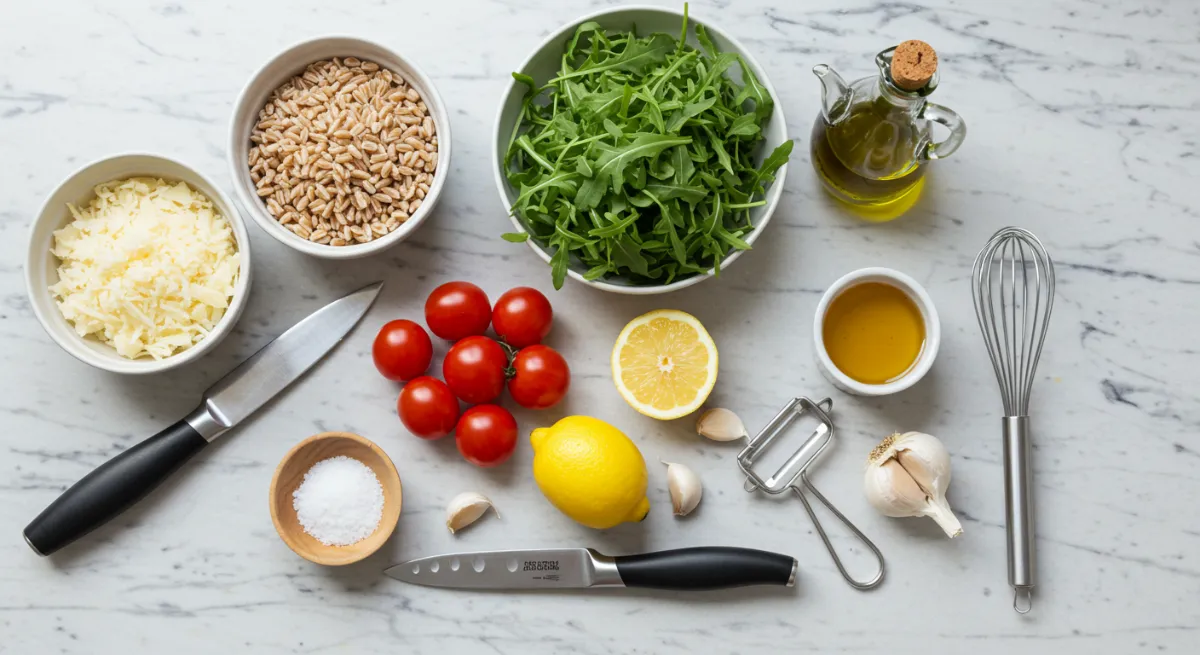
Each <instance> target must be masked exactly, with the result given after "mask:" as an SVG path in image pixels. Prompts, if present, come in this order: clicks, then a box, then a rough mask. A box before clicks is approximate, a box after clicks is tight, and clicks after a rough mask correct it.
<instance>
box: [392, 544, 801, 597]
mask: <svg viewBox="0 0 1200 655" xmlns="http://www.w3.org/2000/svg"><path fill="white" fill-rule="evenodd" d="M796 565H797V562H796V559H795V558H793V557H788V556H787V555H780V554H778V553H768V552H766V551H762V550H752V549H750V548H728V547H721V546H708V547H702V548H680V549H676V550H662V551H658V552H656V553H644V554H641V555H623V556H620V557H611V556H609V555H602V554H600V553H598V552H596V551H595V550H593V549H591V548H547V549H534V550H493V551H485V552H478V553H454V554H450V555H437V556H434V557H423V558H421V559H414V560H411V561H408V562H404V563H403V564H397V565H395V566H391V567H388V568H387V569H385V570H384V573H385V574H386V575H387V576H389V577H392V578H395V579H396V580H400V581H402V582H408V583H411V584H419V585H426V586H430V587H452V588H457V589H579V588H585V587H646V588H652V589H673V590H679V591H700V590H705V589H726V588H729V587H745V586H749V585H781V586H786V587H791V586H793V585H795V584H796Z"/></svg>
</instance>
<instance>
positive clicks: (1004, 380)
mask: <svg viewBox="0 0 1200 655" xmlns="http://www.w3.org/2000/svg"><path fill="white" fill-rule="evenodd" d="M972 281H973V283H974V286H973V287H972V289H971V296H972V298H973V299H974V301H975V316H976V318H978V319H979V329H980V331H982V332H983V341H984V343H985V344H986V345H987V349H988V354H989V355H990V356H991V358H992V368H993V369H994V370H995V372H996V380H997V381H998V382H999V384H1000V398H1001V400H1003V402H1004V420H1003V433H1004V510H1005V522H1006V524H1007V526H1008V529H1007V533H1008V584H1009V585H1010V586H1011V587H1012V588H1013V609H1015V610H1016V611H1017V612H1020V613H1021V614H1024V613H1026V612H1028V611H1029V610H1030V609H1031V608H1032V606H1033V586H1034V569H1035V559H1034V536H1033V498H1032V495H1031V491H1032V486H1033V485H1032V468H1031V464H1030V430H1029V396H1030V392H1031V391H1032V389H1033V380H1034V377H1035V373H1036V371H1037V365H1038V359H1040V358H1041V356H1042V345H1043V344H1044V343H1045V341H1046V328H1047V327H1049V325H1050V310H1051V309H1052V308H1053V307H1054V262H1052V261H1051V260H1050V255H1048V254H1046V248H1045V247H1043V246H1042V242H1041V241H1039V240H1038V238H1037V237H1036V236H1034V235H1033V233H1032V232H1030V231H1028V230H1024V229H1022V228H1019V227H1006V228H1004V229H1002V230H1000V231H999V232H997V233H996V234H995V235H994V236H992V238H991V240H990V241H988V242H987V245H986V246H984V247H983V250H981V251H980V252H979V256H978V257H977V258H976V259H975V269H974V271H973V273H972ZM1022 600H1023V601H1024V602H1022Z"/></svg>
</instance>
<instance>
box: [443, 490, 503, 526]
mask: <svg viewBox="0 0 1200 655" xmlns="http://www.w3.org/2000/svg"><path fill="white" fill-rule="evenodd" d="M488 509H493V508H492V501H491V500H490V499H489V498H488V497H487V496H485V495H483V494H481V493H476V492H474V491H467V492H464V493H461V494H459V495H457V496H455V497H454V499H453V500H451V501H450V504H449V505H447V506H446V529H448V530H450V534H454V533H455V532H457V531H458V530H461V529H463V528H465V527H467V526H468V525H471V524H472V523H474V522H475V521H478V520H479V517H481V516H483V515H484V513H485V512H487V511H488Z"/></svg>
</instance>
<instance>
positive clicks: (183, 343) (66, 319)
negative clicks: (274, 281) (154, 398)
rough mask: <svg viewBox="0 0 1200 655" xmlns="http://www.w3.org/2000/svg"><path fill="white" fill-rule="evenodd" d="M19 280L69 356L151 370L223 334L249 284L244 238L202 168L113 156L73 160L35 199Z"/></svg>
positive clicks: (124, 369) (115, 367) (196, 353)
mask: <svg viewBox="0 0 1200 655" xmlns="http://www.w3.org/2000/svg"><path fill="white" fill-rule="evenodd" d="M25 279H26V284H27V285H28V291H29V297H30V304H31V305H32V307H33V311H34V314H35V315H36V316H37V318H38V320H39V321H40V322H41V324H42V327H43V328H45V330H46V333H47V334H49V335H50V337H51V338H52V339H53V340H54V341H55V342H56V343H58V345H60V346H62V348H63V349H64V350H66V351H67V352H68V353H70V354H71V355H73V356H74V357H76V358H77V359H79V360H81V361H83V362H86V363H88V364H91V365H92V366H95V367H97V368H100V369H104V370H107V371H112V372H115V373H129V374H146V373H157V372H160V371H164V370H167V369H170V368H175V367H177V366H181V365H183V364H186V363H187V362H190V361H193V360H195V359H197V358H199V357H200V356H202V355H203V354H204V353H205V352H207V351H209V350H211V349H212V348H213V347H215V346H216V345H217V344H218V343H219V342H220V341H221V339H223V338H224V337H225V335H226V334H228V333H229V332H230V331H231V330H232V328H233V325H234V323H236V322H237V319H238V317H239V316H240V315H241V313H242V309H243V307H244V306H245V303H246V296H247V295H248V293H249V290H250V239H249V236H248V235H247V233H246V227H245V224H244V223H243V221H242V219H241V217H240V216H239V215H238V213H237V210H236V209H235V208H234V204H233V202H232V201H230V199H229V198H228V197H227V196H226V195H225V193H224V192H222V191H221V189H220V188H219V187H217V185H216V184H214V183H213V182H212V181H211V180H209V179H208V178H206V177H205V176H204V175H202V174H200V173H199V172H197V171H196V170H194V169H192V168H190V167H188V166H185V165H183V164H181V163H179V162H176V161H174V160H171V159H168V158H166V157H162V156H159V155H152V154H144V153H131V154H122V155H117V156H114V157H108V158H106V159H102V160H100V161H96V162H93V163H91V164H88V165H87V166H84V167H83V168H81V169H79V170H78V171H76V172H75V173H73V174H72V175H71V176H70V177H68V178H67V179H66V181H64V182H63V183H62V184H60V185H59V187H58V188H57V189H55V190H54V192H53V193H51V194H50V196H49V198H47V199H46V202H45V204H43V206H42V209H41V211H40V212H39V214H38V217H37V219H36V220H35V221H34V223H33V226H32V229H31V231H30V239H29V255H28V260H27V264H26V267H25Z"/></svg>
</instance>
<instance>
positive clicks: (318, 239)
mask: <svg viewBox="0 0 1200 655" xmlns="http://www.w3.org/2000/svg"><path fill="white" fill-rule="evenodd" d="M428 112H429V109H428V107H426V106H425V102H424V101H423V100H422V99H421V94H420V93H419V92H418V91H417V90H416V89H415V88H413V87H412V86H410V85H409V84H408V83H407V82H406V81H405V80H404V78H403V77H401V76H400V75H399V74H398V73H395V72H392V71H389V70H387V69H386V68H381V67H380V66H379V65H378V64H376V63H374V62H369V61H360V60H358V59H356V58H354V57H346V58H343V59H338V58H336V57H335V58H333V59H328V60H322V61H318V62H315V63H313V64H311V65H309V66H308V68H306V69H305V70H304V72H303V73H301V74H299V75H297V76H295V77H293V78H292V79H290V80H288V81H287V82H285V83H284V84H283V85H282V86H280V87H279V88H278V89H276V90H275V91H274V93H272V94H271V97H270V98H268V99H267V104H266V106H264V107H263V109H262V110H261V111H259V114H258V122H257V123H256V124H255V126H254V129H253V130H252V131H251V133H250V142H251V147H250V153H249V157H248V158H247V165H248V166H249V167H250V179H251V180H253V181H254V183H255V186H256V187H257V190H258V196H259V197H260V198H262V200H263V203H264V204H265V206H266V208H267V211H268V212H270V214H271V216H273V217H275V220H277V221H279V223H280V224H281V225H283V227H285V228H286V229H288V230H290V231H292V232H294V233H295V234H296V235H297V236H299V237H301V238H303V239H306V240H309V241H312V242H315V243H322V244H328V245H332V246H343V245H353V244H355V243H366V242H369V241H371V240H373V239H376V238H379V237H382V236H384V235H386V234H388V233H389V232H391V231H393V230H395V229H396V228H398V227H400V225H401V224H403V223H404V222H405V221H407V220H408V219H409V217H410V216H411V215H412V214H413V212H416V211H417V209H418V208H419V207H420V206H421V202H422V200H423V199H424V198H425V195H426V194H427V193H428V192H429V185H430V184H431V183H432V182H433V178H434V175H435V174H436V173H437V164H438V137H437V126H436V124H435V123H434V120H433V117H431V116H429V114H428Z"/></svg>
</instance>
